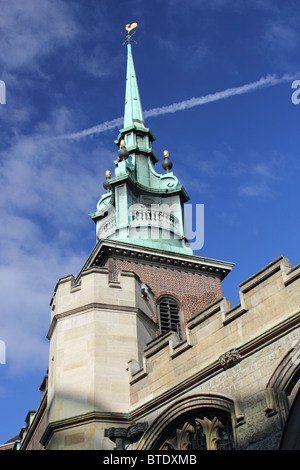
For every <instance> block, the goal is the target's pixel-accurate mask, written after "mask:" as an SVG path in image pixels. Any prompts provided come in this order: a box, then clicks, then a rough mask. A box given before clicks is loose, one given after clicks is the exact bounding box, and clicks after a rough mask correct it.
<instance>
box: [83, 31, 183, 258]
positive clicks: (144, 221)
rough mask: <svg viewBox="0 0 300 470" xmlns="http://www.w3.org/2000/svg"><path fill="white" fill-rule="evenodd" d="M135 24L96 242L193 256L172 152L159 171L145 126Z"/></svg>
mask: <svg viewBox="0 0 300 470" xmlns="http://www.w3.org/2000/svg"><path fill="white" fill-rule="evenodd" d="M136 26H137V23H132V24H128V25H126V30H127V31H128V35H127V36H126V41H125V43H126V42H127V70H126V89H125V112H124V127H123V129H120V130H119V135H118V138H117V140H115V143H116V145H117V147H118V153H116V157H117V158H116V160H114V164H115V171H114V176H112V174H111V172H110V171H109V172H107V173H106V180H105V181H104V184H103V187H104V189H105V191H106V192H105V194H103V195H102V197H101V199H100V200H99V201H98V204H97V211H96V212H95V213H93V214H90V217H91V218H92V219H93V220H94V222H95V223H96V233H97V240H98V241H99V240H102V239H104V238H105V239H110V240H114V241H116V242H125V243H129V244H132V245H139V246H144V247H148V248H155V249H159V250H167V251H173V252H175V253H184V254H191V253H192V249H191V248H190V247H189V244H188V241H187V239H186V234H185V221H184V208H183V205H184V203H185V202H187V201H188V200H189V196H188V195H187V193H186V191H185V189H184V188H183V186H182V185H181V184H180V182H179V180H178V178H177V177H176V176H175V175H174V173H173V171H171V169H172V163H171V161H170V159H169V152H168V151H165V152H164V161H163V162H162V168H163V170H164V171H165V173H163V174H160V173H158V172H157V171H156V170H155V164H156V163H158V161H159V159H158V157H157V156H156V154H155V152H154V150H153V148H152V143H153V142H154V140H155V137H154V135H153V134H152V132H151V130H150V129H149V128H148V127H146V125H145V122H144V117H143V110H142V105H141V100H140V94H139V89H138V84H137V79H136V74H135V67H134V63H133V57H132V49H131V43H130V42H131V38H132V35H131V30H132V29H134V28H135V27H136Z"/></svg>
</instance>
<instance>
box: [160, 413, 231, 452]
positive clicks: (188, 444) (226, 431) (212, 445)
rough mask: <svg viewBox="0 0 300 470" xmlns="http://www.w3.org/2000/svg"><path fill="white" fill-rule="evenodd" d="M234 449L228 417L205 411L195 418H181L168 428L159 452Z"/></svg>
mask: <svg viewBox="0 0 300 470" xmlns="http://www.w3.org/2000/svg"><path fill="white" fill-rule="evenodd" d="M233 448H234V439H233V429H232V425H231V419H230V416H227V415H226V414H223V413H221V414H220V413H218V412H216V413H215V412H214V411H213V410H206V411H203V412H200V411H199V412H198V413H197V414H196V417H192V418H191V417H187V418H186V419H184V417H182V420H181V422H180V421H178V420H177V423H176V424H175V423H174V427H173V426H172V425H171V426H169V429H168V432H167V435H166V436H165V440H164V441H163V443H162V444H160V446H159V449H160V450H167V449H168V450H231V449H233Z"/></svg>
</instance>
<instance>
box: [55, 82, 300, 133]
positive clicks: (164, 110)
mask: <svg viewBox="0 0 300 470" xmlns="http://www.w3.org/2000/svg"><path fill="white" fill-rule="evenodd" d="M296 78H299V74H297V75H294V76H292V75H290V74H285V75H283V76H282V77H277V76H276V75H267V76H266V77H262V78H260V79H259V80H257V81H255V82H251V83H247V84H246V85H242V86H239V87H234V88H227V90H223V91H217V92H216V93H211V94H209V95H205V96H200V97H198V98H191V99H189V100H185V101H179V102H177V103H173V104H169V105H167V106H161V107H158V108H153V109H149V110H148V111H144V113H143V114H144V117H145V118H147V117H153V116H159V115H161V114H168V113H176V112H177V111H184V110H186V109H190V108H194V107H195V106H200V105H203V104H207V103H211V102H213V101H219V100H223V99H226V98H229V97H231V96H236V95H242V94H244V93H249V92H251V91H255V90H258V89H260V88H267V87H271V86H274V85H278V84H280V83H286V82H292V81H293V80H295V79H296ZM122 125H123V117H120V118H117V119H113V120H112V121H105V122H103V123H102V124H98V125H96V126H93V127H90V128H88V129H84V130H81V131H78V132H74V133H71V134H64V135H60V136H57V137H53V140H57V139H58V140H62V139H80V138H83V137H87V136H89V135H92V134H99V133H101V132H105V131H108V130H110V129H114V128H116V127H117V128H120V126H122Z"/></svg>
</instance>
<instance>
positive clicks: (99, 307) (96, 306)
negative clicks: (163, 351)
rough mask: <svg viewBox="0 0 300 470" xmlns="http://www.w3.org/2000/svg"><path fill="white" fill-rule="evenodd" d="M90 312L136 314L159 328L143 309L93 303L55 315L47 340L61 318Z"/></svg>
mask: <svg viewBox="0 0 300 470" xmlns="http://www.w3.org/2000/svg"><path fill="white" fill-rule="evenodd" d="M89 310H117V311H118V312H124V313H128V312H129V313H134V314H136V315H137V316H142V317H143V318H144V319H145V320H146V321H148V322H149V323H151V325H152V327H153V325H154V326H155V327H156V328H158V325H157V324H156V323H155V322H154V321H153V320H152V319H151V318H150V317H149V316H148V315H146V314H145V313H144V312H143V311H142V310H141V309H139V308H137V307H132V306H126V305H125V306H124V305H113V304H103V303H100V302H92V303H89V304H86V305H82V306H80V307H77V308H73V309H71V310H67V311H65V312H61V313H58V314H56V315H54V316H53V319H52V321H51V325H50V328H49V330H48V333H47V339H49V340H50V338H51V336H52V334H53V331H54V329H55V326H56V324H57V322H58V320H60V319H61V318H65V317H68V316H71V315H76V314H78V313H83V312H87V311H89Z"/></svg>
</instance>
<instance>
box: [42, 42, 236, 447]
mask: <svg viewBox="0 0 300 470" xmlns="http://www.w3.org/2000/svg"><path fill="white" fill-rule="evenodd" d="M154 140H155V138H154V136H153V134H152V132H151V130H150V129H149V128H147V127H146V125H145V122H144V118H143V111H142V106H141V100H140V96H139V90H138V84H137V79H136V74H135V68H134V63H133V56H132V47H131V44H130V43H129V44H127V75H126V93H125V111H124V126H123V128H122V129H121V130H120V132H119V135H118V137H117V140H116V141H115V143H116V144H117V146H118V149H119V150H118V153H117V155H116V156H117V158H116V160H115V162H114V163H115V175H114V176H113V177H112V176H111V174H110V172H107V173H106V180H105V182H104V184H103V186H104V189H105V192H104V194H103V195H102V197H101V198H100V200H99V202H98V204H97V210H96V212H95V213H93V214H91V215H90V217H91V218H92V220H93V221H94V222H95V224H96V236H97V242H96V245H95V247H94V249H93V251H92V252H91V254H90V256H89V257H88V259H87V261H86V263H85V265H84V266H83V268H82V270H81V271H80V273H79V274H78V276H77V278H76V279H75V278H74V277H73V276H67V277H64V278H62V279H60V280H59V282H58V284H57V286H56V289H55V294H54V296H53V299H52V301H51V309H52V311H51V326H50V330H49V333H48V338H49V340H50V355H49V378H48V405H47V407H48V411H47V429H46V432H45V434H44V436H43V444H44V446H45V448H46V449H61V448H65V449H66V448H67V449H73V448H77V447H78V446H80V448H84V449H105V448H106V449H109V448H111V446H112V442H111V440H109V439H104V435H105V429H108V428H111V427H120V426H121V425H124V423H125V424H126V425H127V426H128V425H129V424H130V422H129V418H128V416H129V415H128V413H129V409H130V384H129V376H128V370H129V368H130V370H132V368H133V369H134V368H135V369H139V368H140V367H142V365H143V353H144V350H145V348H146V347H147V345H148V344H149V343H150V342H151V341H153V340H154V339H155V338H157V337H160V336H161V335H164V334H168V332H170V331H173V332H174V334H176V335H178V337H179V338H182V339H184V337H185V326H186V322H187V321H188V320H189V318H191V317H192V316H193V315H194V314H195V313H197V312H198V311H199V310H200V309H201V308H204V307H206V306H208V305H209V304H211V303H212V302H214V301H216V300H218V299H219V298H220V297H222V289H221V281H222V279H223V278H224V277H225V276H226V275H227V274H228V273H229V272H230V270H231V269H232V266H233V265H232V264H231V263H226V262H222V261H216V260H212V259H206V258H201V257H198V256H195V255H194V253H193V251H192V249H191V247H190V246H189V242H188V240H187V238H186V232H185V220H184V204H185V203H186V202H187V201H188V200H189V197H188V195H187V193H186V191H185V189H184V188H183V186H182V185H181V184H180V182H179V180H178V178H177V177H176V176H175V175H174V173H173V172H172V171H171V169H172V162H171V161H170V159H169V154H168V152H167V151H165V152H164V160H163V163H162V168H163V171H164V172H163V173H162V174H160V173H158V172H157V171H156V170H155V168H154V167H155V164H156V163H157V162H158V158H157V156H156V154H155V152H154V151H153V149H152V143H153V141H154Z"/></svg>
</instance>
